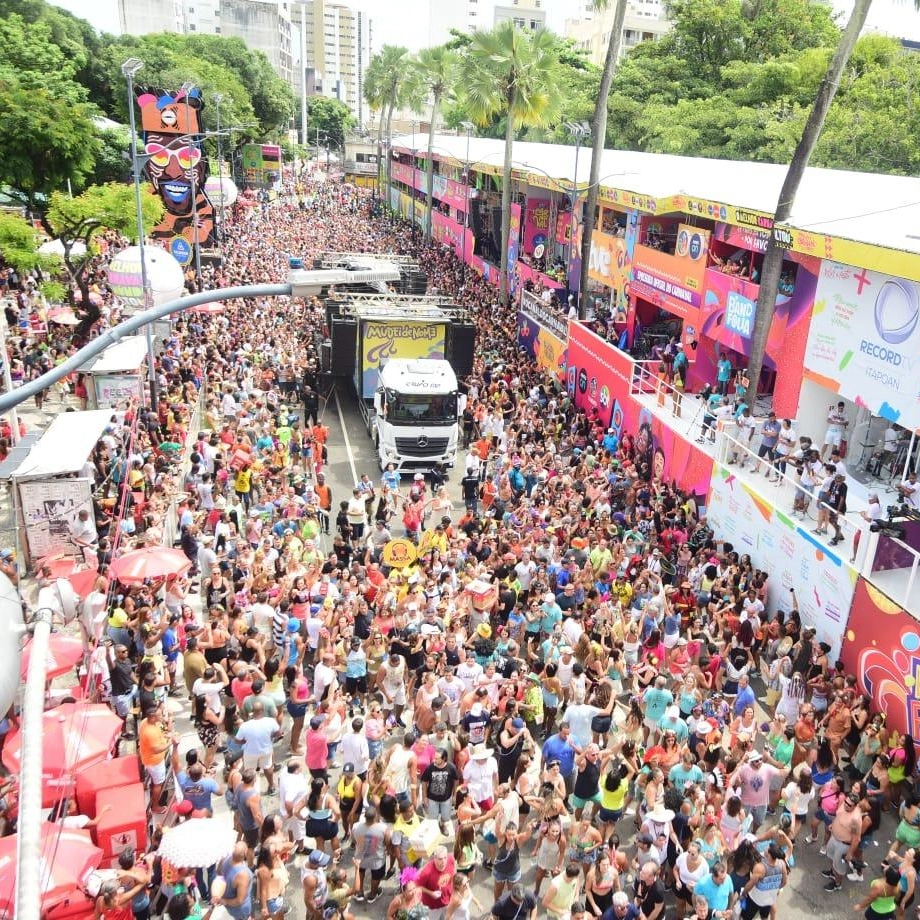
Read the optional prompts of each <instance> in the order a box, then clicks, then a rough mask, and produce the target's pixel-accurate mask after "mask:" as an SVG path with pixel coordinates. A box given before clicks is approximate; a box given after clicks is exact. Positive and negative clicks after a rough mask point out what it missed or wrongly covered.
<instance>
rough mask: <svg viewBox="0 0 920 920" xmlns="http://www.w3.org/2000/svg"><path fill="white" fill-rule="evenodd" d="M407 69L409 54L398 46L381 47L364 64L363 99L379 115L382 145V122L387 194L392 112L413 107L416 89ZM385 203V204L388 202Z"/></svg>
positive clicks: (415, 102)
mask: <svg viewBox="0 0 920 920" xmlns="http://www.w3.org/2000/svg"><path fill="white" fill-rule="evenodd" d="M413 76H414V74H413V72H412V68H411V67H409V52H408V50H407V49H406V48H403V47H400V46H398V45H384V46H383V47H382V48H381V49H380V51H378V52H377V54H375V55H374V56H373V57H372V58H371V59H370V61H369V62H368V65H367V74H366V76H365V78H364V97H365V99H366V100H367V102H368V104H369V105H370V106H371V108H372V109H376V110H377V111H379V112H380V121H379V122H378V125H377V144H378V146H379V145H380V144H381V143H382V140H383V132H384V121H385V122H386V129H385V130H386V141H387V157H386V187H387V194H388V195H389V188H390V176H391V172H392V170H391V165H392V162H393V158H392V157H391V156H390V155H389V148H390V146H391V144H392V142H393V112H394V111H395V110H396V109H397V108H398V107H399V106H402V105H415V104H417V101H418V96H419V88H418V85H417V83H416V82H414V80H413ZM388 203H389V202H388Z"/></svg>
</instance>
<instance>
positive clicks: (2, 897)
mask: <svg viewBox="0 0 920 920" xmlns="http://www.w3.org/2000/svg"><path fill="white" fill-rule="evenodd" d="M41 835H42V837H41V852H40V855H39V879H40V885H41V906H42V913H44V912H45V911H47V910H49V909H50V908H52V907H54V905H55V904H60V902H61V901H63V900H65V899H66V898H68V897H69V896H70V895H72V894H73V893H74V892H75V891H76V890H77V889H79V888H82V887H83V884H84V882H85V881H86V878H87V876H88V875H89V874H90V872H92V871H93V870H94V869H97V868H98V867H99V863H100V862H102V850H100V849H99V847H97V846H95V845H94V844H93V839H92V837H90V835H89V831H79V830H74V829H69V828H64V827H61V825H60V824H49V823H48V822H45V823H43V824H42V827H41ZM16 848H17V839H16V835H15V834H12V835H11V836H9V837H0V913H2V915H3V916H9V917H13V916H15V913H16V911H15V901H16Z"/></svg>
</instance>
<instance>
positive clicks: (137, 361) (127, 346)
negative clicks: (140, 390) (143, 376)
mask: <svg viewBox="0 0 920 920" xmlns="http://www.w3.org/2000/svg"><path fill="white" fill-rule="evenodd" d="M146 357H147V338H146V336H143V335H129V336H126V337H125V338H123V339H122V340H121V341H120V342H116V343H115V344H114V345H110V346H109V347H108V348H107V349H106V350H105V351H104V352H103V353H102V354H101V355H99V356H98V357H97V358H94V359H93V360H91V361H87V363H86V364H84V365H83V366H82V367H81V368H80V370H81V371H83V372H84V373H86V372H90V373H93V374H118V373H122V372H125V373H129V372H131V371H136V370H137V369H138V368H139V367H140V366H141V365H142V364H143V363H144V359H145V358H146Z"/></svg>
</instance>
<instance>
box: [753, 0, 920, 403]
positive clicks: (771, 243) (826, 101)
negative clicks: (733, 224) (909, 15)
mask: <svg viewBox="0 0 920 920" xmlns="http://www.w3.org/2000/svg"><path fill="white" fill-rule="evenodd" d="M914 5H915V6H920V0H915V4H914ZM870 6H872V0H856V2H855V4H854V6H853V12H852V13H851V14H850V19H849V21H848V22H847V24H846V28H845V29H844V30H843V33H842V35H841V36H840V42H839V43H838V45H837V50H836V51H835V52H834V55H833V57H832V58H831V61H830V64H828V67H827V72H826V73H825V75H824V79H823V80H822V81H821V85H820V86H819V87H818V95H817V96H816V97H815V101H814V104H813V105H812V107H811V112H810V113H809V115H808V120H807V121H806V122H805V127H804V128H803V130H802V137H801V138H800V140H799V143H798V145H797V146H796V148H795V152H794V153H793V154H792V159H791V160H790V162H789V169H788V170H786V178H785V179H784V180H783V186H782V188H781V189H780V193H779V201H778V202H777V204H776V213H775V214H774V215H773V223H774V225H779V224H783V223H785V222H786V221H787V220H789V215H790V214H791V213H792V206H793V204H794V202H795V196H796V193H797V192H798V190H799V185H800V184H801V182H802V177H803V176H804V175H805V169H806V168H807V166H808V161H809V159H811V155H812V152H813V151H814V149H815V146H816V144H817V143H818V139H819V138H820V136H821V131H822V129H823V128H824V120H825V119H826V118H827V113H828V110H829V109H830V107H831V103H832V102H833V101H834V96H835V95H836V93H837V87H838V86H839V84H840V78H841V76H842V74H843V71H844V68H845V67H846V66H847V63H848V62H849V60H850V55H851V54H852V53H853V48H854V46H855V45H856V40H857V39H858V38H859V33H860V32H861V31H862V28H863V26H864V25H865V23H866V17H867V16H868V14H869V7H870ZM783 252H784V250H783V249H782V247H781V246H778V245H777V243H776V240H775V238H774V236H773V234H771V235H770V239H769V240H768V242H767V251H766V253H765V255H764V260H763V268H762V269H761V272H760V292H759V294H758V296H757V309H756V312H755V314H754V329H753V331H752V333H751V354H750V357H749V358H748V377H749V379H750V381H751V386H752V387H753V388H754V394H755V396H756V393H757V382H758V381H759V380H760V372H761V370H762V368H763V359H764V354H765V352H766V347H767V337H768V335H769V334H770V326H771V325H772V323H773V312H774V309H775V307H776V296H777V293H778V292H779V280H780V275H781V273H782V268H783Z"/></svg>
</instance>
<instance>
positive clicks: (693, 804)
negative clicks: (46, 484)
mask: <svg viewBox="0 0 920 920" xmlns="http://www.w3.org/2000/svg"><path fill="white" fill-rule="evenodd" d="M225 236H226V240H225V243H224V252H225V259H224V263H223V265H222V266H220V267H218V268H208V269H207V270H206V272H205V285H206V286H208V287H223V286H228V285H233V284H240V283H261V282H266V281H277V280H279V279H280V278H283V277H284V275H285V273H286V270H287V258H288V256H289V255H299V256H305V257H309V256H310V255H311V254H313V253H316V252H320V251H326V250H341V251H352V252H354V251H380V252H397V253H401V254H411V255H414V256H415V257H417V258H418V259H419V261H420V262H421V263H422V264H423V265H424V266H425V268H426V271H427V272H428V275H429V287H430V290H432V289H433V290H437V291H438V292H439V293H441V294H443V295H444V296H446V297H450V298H451V299H453V300H456V301H459V302H461V303H463V304H464V305H466V306H468V307H469V308H470V309H471V311H472V313H473V315H474V316H475V318H476V322H477V326H478V349H477V360H476V365H475V368H474V372H473V374H472V376H471V377H470V379H469V380H468V381H466V382H465V388H466V391H467V396H468V401H467V410H466V412H465V414H464V419H463V433H464V450H463V452H462V453H461V455H460V456H459V457H458V464H457V465H458V469H457V470H456V472H455V480H457V482H458V483H459V492H460V496H461V498H460V501H457V502H455V501H454V499H453V498H452V497H451V493H450V489H449V488H448V487H447V486H446V484H445V481H444V480H443V477H442V476H441V475H440V474H439V475H436V476H434V477H429V478H426V477H423V476H420V475H419V476H416V477H414V478H413V479H412V480H411V481H405V480H400V477H399V476H398V475H395V474H394V473H393V472H392V471H387V472H385V473H384V474H383V476H380V477H378V476H376V475H370V474H368V475H362V476H361V477H360V479H359V481H358V482H356V483H355V484H354V490H353V491H352V492H351V494H350V495H348V496H346V497H344V499H342V497H339V496H335V497H334V496H333V495H332V492H331V489H330V487H329V485H328V484H327V482H326V475H325V473H324V466H325V465H326V464H327V463H328V459H329V456H330V454H332V455H333V456H334V455H335V453H336V451H337V450H338V449H339V446H338V445H337V444H335V443H330V439H329V430H328V427H327V426H326V425H325V424H324V423H323V418H324V403H323V400H322V398H321V383H322V381H321V375H320V373H319V361H318V348H317V343H318V341H319V340H320V339H321V337H322V332H323V330H322V326H323V313H322V305H321V304H320V303H319V302H318V301H308V302H300V301H293V302H287V301H279V300H274V301H273V300H253V301H251V302H247V303H245V304H241V305H239V306H231V307H229V308H228V309H227V311H226V312H225V313H223V314H217V315H210V316H194V315H193V316H189V315H186V316H184V317H182V318H180V319H179V320H178V321H177V322H176V324H175V327H174V333H173V336H172V338H171V339H170V341H169V342H167V343H166V346H165V348H164V349H163V353H162V356H161V357H160V361H159V377H160V383H161V388H160V389H161V392H162V393H164V394H166V398H165V399H164V400H163V403H164V404H165V406H166V409H165V410H163V411H161V413H160V415H154V414H152V413H149V412H148V413H145V412H143V410H139V412H138V413H137V414H139V415H140V419H139V423H138V424H133V418H131V417H129V418H128V419H126V423H125V426H124V429H125V430H124V433H123V435H121V436H119V435H117V433H113V435H112V438H111V440H112V443H111V444H109V443H106V444H103V446H102V448H100V456H99V473H100V477H101V479H102V480H104V481H112V482H113V484H114V486H115V488H114V489H113V490H112V492H113V499H112V502H113V507H114V508H117V507H119V503H122V504H123V503H125V502H126V501H128V500H129V499H128V495H129V493H132V492H133V493H135V494H136V493H138V492H140V493H142V494H143V504H144V508H145V514H146V515H147V518H146V519H145V518H143V517H139V518H138V530H136V531H134V532H132V533H128V534H126V535H125V536H124V539H126V540H127V541H129V543H130V541H136V540H139V539H142V538H143V537H144V534H143V531H144V530H151V531H153V532H154V534H156V533H158V532H159V531H158V529H159V528H160V526H161V520H160V517H158V515H162V514H165V512H166V508H167V506H168V496H169V489H170V485H169V483H168V478H169V477H168V473H169V469H168V465H167V464H166V462H165V461H164V463H163V464H161V469H158V467H157V463H156V460H155V457H154V453H153V448H154V447H155V446H156V445H157V444H158V443H161V442H162V441H164V440H171V441H172V442H175V443H184V442H185V441H186V439H191V441H192V442H193V443H194V450H193V453H192V463H191V468H190V470H189V471H188V472H187V473H186V474H185V475H184V479H183V481H182V482H181V484H180V485H181V489H182V492H183V495H184V498H183V501H182V503H181V505H180V509H179V521H178V526H179V541H180V546H181V548H182V550H183V551H184V552H185V553H186V555H187V557H188V559H189V562H190V564H191V569H190V571H189V573H188V575H187V577H183V578H174V579H169V580H167V581H166V582H165V583H159V582H154V583H152V584H147V585H143V586H140V587H137V588H132V589H125V588H123V587H118V588H117V589H115V588H113V589H112V590H110V591H109V592H108V593H106V591H105V590H104V588H103V587H102V586H100V588H99V591H98V592H97V596H98V597H99V601H98V603H97V605H96V606H95V607H93V606H92V605H90V607H89V608H88V612H87V614H86V616H85V617H84V623H83V628H84V630H85V634H86V636H87V640H88V642H89V643H90V644H91V645H92V646H93V648H94V651H93V653H92V655H93V661H94V662H95V664H96V671H97V673H98V674H99V676H100V678H101V692H102V693H103V694H105V695H106V696H107V697H109V698H110V699H111V701H112V705H113V706H114V708H115V710H116V711H117V712H118V713H119V714H120V715H122V716H123V718H125V735H126V737H128V736H131V735H133V734H134V728H135V726H134V725H133V724H132V713H134V712H137V713H138V720H137V722H138V724H137V726H136V733H137V745H138V753H139V757H140V759H141V762H142V764H143V766H144V768H145V771H146V773H147V776H148V778H149V782H150V784H151V799H150V803H151V809H152V811H153V812H154V813H157V812H160V811H161V810H164V809H165V808H166V806H167V803H168V802H169V795H168V792H169V783H168V779H169V777H170V775H174V776H175V777H176V782H177V783H178V787H179V788H180V789H181V793H182V794H181V798H179V800H178V801H177V802H174V803H172V804H171V805H169V808H170V810H171V811H172V812H173V814H172V815H170V820H172V819H173V818H177V819H178V820H189V821H194V820H196V819H198V818H201V817H205V816H209V815H211V814H212V812H213V810H214V809H215V806H216V805H217V803H216V801H215V799H217V798H218V797H223V798H224V799H225V801H226V805H227V806H228V807H229V809H230V810H231V811H232V813H233V820H234V823H235V826H236V828H237V831H238V836H239V843H238V844H237V846H236V847H235V849H234V851H233V853H232V855H231V856H230V857H228V859H227V860H226V861H225V862H224V863H222V864H220V865H217V866H213V867H205V868H204V869H203V870H202V869H198V870H197V871H196V870H194V869H192V868H191V867H184V866H171V865H169V864H168V863H167V861H166V860H165V859H163V858H162V857H159V856H157V855H156V850H157V843H158V833H159V832H158V833H157V834H155V835H154V839H153V841H152V842H151V847H150V850H149V852H148V853H147V854H140V853H138V854H132V853H129V854H128V855H127V856H126V857H124V858H123V861H122V863H121V870H120V872H118V873H117V874H116V877H115V878H114V880H113V881H111V882H110V883H107V885H106V886H105V887H104V888H103V891H102V892H101V893H100V895H99V899H98V902H97V916H101V917H112V918H115V917H117V918H126V917H130V916H131V915H132V913H133V915H134V916H135V917H138V918H145V917H148V916H151V915H158V914H160V913H164V912H165V914H166V915H167V916H169V917H171V918H177V920H181V918H183V917H187V916H193V915H199V914H200V913H201V912H202V911H204V910H208V909H210V908H209V907H208V905H210V906H211V907H213V906H216V905H221V906H222V907H223V908H224V909H225V910H226V911H227V913H229V915H230V916H231V917H233V918H235V920H248V918H250V917H254V916H261V917H271V918H274V920H279V918H281V917H282V916H283V915H284V913H285V912H286V910H287V909H288V904H287V903H286V898H288V897H290V890H291V879H290V875H291V873H292V872H293V871H294V867H297V868H298V870H299V873H300V879H299V884H296V883H295V884H296V888H297V889H298V890H299V891H300V892H302V898H303V901H304V904H305V908H306V912H307V916H308V918H310V920H339V918H346V920H348V918H350V917H352V911H353V910H354V909H356V905H361V904H373V903H375V902H377V901H378V899H379V898H383V899H384V903H386V904H387V917H388V918H389V920H423V918H425V917H430V918H432V920H442V918H446V920H468V918H469V917H470V916H472V915H473V914H474V913H478V912H481V911H488V912H491V915H492V916H493V917H495V918H496V920H524V918H525V917H531V918H533V917H535V916H536V915H538V914H539V915H541V916H542V915H546V916H548V917H550V918H555V920H569V918H572V920H582V918H583V917H588V916H593V917H601V918H603V920H622V918H626V920H633V918H642V920H663V918H665V917H677V918H685V917H693V918H697V920H708V918H712V917H718V918H720V920H722V918H727V917H731V916H740V917H742V918H745V920H750V918H753V917H757V916H759V917H764V918H766V917H771V918H775V917H776V916H777V915H778V910H779V909H781V908H780V905H782V904H783V903H784V900H785V899H787V898H788V897H789V894H788V893H786V892H785V889H786V888H787V885H788V881H789V877H790V873H791V872H792V871H793V869H794V865H795V853H796V850H798V849H800V848H802V847H811V846H816V847H820V848H821V852H822V854H823V853H825V852H826V853H827V856H828V860H829V865H828V869H827V871H826V872H825V876H826V879H825V882H826V884H825V885H824V887H825V889H826V891H827V892H828V897H832V896H833V893H834V892H837V891H839V890H840V889H841V888H842V887H843V886H844V885H845V884H846V883H847V881H848V880H849V881H850V882H856V883H860V882H863V870H864V868H865V867H866V863H867V861H868V860H867V858H866V854H865V852H864V851H865V848H866V847H867V846H868V845H869V844H870V842H871V841H872V840H873V837H875V836H877V835H879V834H881V831H880V825H881V820H882V813H883V812H884V811H886V810H892V809H893V810H896V811H897V812H898V817H899V823H898V825H897V832H896V837H895V839H894V840H893V841H892V842H891V846H890V848H889V851H888V853H887V857H886V861H885V864H884V867H883V871H882V874H881V875H880V876H878V877H875V875H877V873H875V874H873V873H871V871H870V875H869V877H868V878H867V880H866V882H865V884H864V885H863V889H862V890H863V891H864V892H865V894H864V897H862V899H861V900H860V901H859V902H858V904H859V908H860V909H861V910H862V909H864V910H865V911H866V914H865V915H866V917H869V918H883V917H896V916H897V917H903V916H904V912H905V910H906V909H907V908H908V907H909V906H910V905H911V904H912V902H913V900H914V886H915V882H916V871H915V868H914V860H915V852H916V850H915V848H916V846H917V845H918V844H920V806H918V799H917V797H916V795H915V791H914V767H915V760H916V758H915V749H914V743H913V739H911V738H910V737H909V736H904V737H900V736H898V734H897V733H896V732H893V731H889V730H888V729H887V728H886V725H885V719H884V716H883V715H879V714H873V713H872V712H870V709H869V702H868V700H867V699H866V698H865V697H862V696H861V695H860V693H859V691H858V688H857V685H856V680H855V678H854V677H853V676H851V675H847V674H846V673H845V672H844V670H843V668H842V667H841V665H840V664H839V663H837V662H834V661H831V660H829V658H828V654H829V652H830V648H829V647H828V646H827V645H826V644H824V643H820V642H817V641H816V640H815V636H814V632H813V630H811V629H810V628H808V627H806V626H803V624H802V622H801V620H800V617H799V615H798V611H797V609H796V606H795V604H794V603H793V605H792V607H791V609H789V610H785V611H780V610H773V609H768V602H767V586H768V581H769V573H767V572H762V571H758V570H756V569H755V568H754V567H753V566H752V564H751V560H750V559H749V558H748V557H747V556H745V555H742V554H739V553H738V552H736V551H734V549H733V548H732V547H729V546H725V545H724V544H719V545H717V543H716V540H715V535H714V534H713V532H712V530H711V528H710V527H709V526H708V524H707V522H706V519H705V516H704V515H701V514H700V513H699V510H698V508H697V506H696V505H695V503H694V502H693V500H692V499H690V498H688V497H687V496H686V495H684V494H682V493H681V492H680V490H678V489H677V488H676V487H675V486H674V485H673V484H671V483H668V482H666V481H663V480H662V479H661V477H660V475H658V474H657V473H656V470H655V469H654V465H653V464H652V463H651V462H650V458H649V456H648V448H649V445H647V444H644V443H643V442H642V437H641V433H631V432H624V433H622V434H621V435H617V434H616V433H614V432H613V431H611V430H608V429H607V428H606V427H605V426H604V424H603V423H602V422H601V420H600V419H599V418H597V417H593V416H590V415H586V414H584V413H582V412H579V411H577V410H576V408H575V407H574V405H573V403H572V401H571V399H570V397H569V396H568V394H566V392H565V391H564V389H562V388H561V387H560V385H559V384H558V382H557V381H555V380H554V379H550V378H548V377H546V376H544V375H543V374H542V373H540V372H538V371H537V370H536V369H535V368H534V367H533V365H532V363H531V361H530V360H529V359H528V358H527V356H526V355H524V354H523V353H522V352H521V351H520V350H519V349H518V348H517V345H516V317H515V315H514V313H513V312H512V311H511V310H503V309H502V308H501V307H500V306H499V304H498V302H497V300H498V298H497V293H496V291H495V289H494V288H493V287H491V286H490V285H488V284H487V283H486V282H485V281H483V280H482V279H480V278H479V277H478V276H476V275H475V274H472V273H470V272H469V270H467V269H466V268H465V267H464V266H463V265H462V264H460V263H459V261H458V260H457V259H456V258H455V257H454V256H453V254H452V253H451V252H449V251H448V250H446V249H445V248H443V247H441V246H438V245H428V244H425V243H424V242H423V241H422V240H421V239H420V238H419V236H418V234H417V233H414V232H413V231H411V230H410V229H409V228H408V227H407V226H406V225H405V224H403V223H400V222H394V221H392V220H389V219H387V218H385V217H383V216H380V215H378V214H376V213H375V211H374V205H373V203H372V201H371V200H370V198H369V197H368V196H367V195H366V194H365V193H363V192H360V191H358V190H356V189H352V188H350V187H348V186H344V185H340V184H338V183H334V182H322V181H316V180H314V179H313V178H310V177H308V176H303V177H301V178H300V179H299V180H298V181H297V182H296V184H294V185H293V186H292V193H291V194H288V195H286V196H284V197H282V198H281V199H280V200H278V201H275V202H271V203H265V204H264V205H263V206H261V207H257V208H250V209H249V210H248V211H246V212H245V213H241V214H240V215H239V216H238V219H237V220H235V221H234V222H233V223H232V224H230V225H228V226H227V227H226V228H225ZM200 387H204V388H205V389H204V391H203V392H205V393H206V396H205V397H204V399H205V407H204V421H203V424H202V429H201V432H200V433H199V432H194V431H188V430H187V428H186V429H184V430H183V429H182V425H183V418H182V413H181V412H179V411H178V407H181V406H185V407H188V406H189V405H191V404H192V403H193V402H194V400H195V399H196V398H197V395H198V392H199V388H200ZM170 407H173V408H172V409H171V408H170ZM173 409H175V411H173ZM164 416H165V417H164ZM185 421H186V422H187V419H186V420H185ZM145 454H149V456H146V457H145ZM773 460H774V458H770V461H771V462H773ZM336 499H342V500H340V501H336ZM134 500H136V499H134ZM113 513H114V512H113ZM404 535H406V536H408V537H409V538H410V539H412V540H413V541H414V542H415V543H416V544H417V550H418V558H417V560H416V561H415V562H414V563H413V564H412V565H410V566H408V567H405V568H394V569H388V568H387V567H386V566H385V565H384V564H383V556H382V553H383V548H384V547H385V546H386V544H387V543H388V542H389V541H390V540H391V539H392V538H394V537H401V536H404ZM99 547H100V561H101V562H102V564H103V567H104V566H105V564H106V563H107V562H108V561H109V559H110V558H111V556H110V555H109V556H107V555H105V552H104V549H105V547H104V546H103V544H102V541H101V540H100V542H99ZM116 590H117V591H118V592H122V591H123V592H124V593H115V591H116ZM760 687H764V690H763V691H760V689H759V688H760ZM755 688H757V689H755ZM170 697H176V698H179V699H187V700H188V701H189V703H190V706H191V715H192V718H193V721H194V724H195V728H196V731H197V735H198V739H199V741H200V746H198V747H196V748H194V749H193V750H191V751H189V752H188V754H186V755H185V756H184V757H180V755H179V753H178V745H177V743H176V742H177V740H178V735H176V734H175V730H174V729H175V725H174V722H173V719H172V717H171V716H170V714H169V713H170V711H171V707H170V705H169V698H170ZM285 750H286V751H287V756H286V757H282V756H281V752H282V751H285ZM65 820H66V819H65ZM483 877H487V878H489V879H490V880H491V892H490V896H491V897H490V899H489V901H488V903H482V904H480V903H479V901H478V900H477V897H476V894H475V893H474V890H473V883H474V882H475V881H476V880H477V879H482V878H483ZM841 903H842V902H841ZM842 910H843V908H841V911H842Z"/></svg>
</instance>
